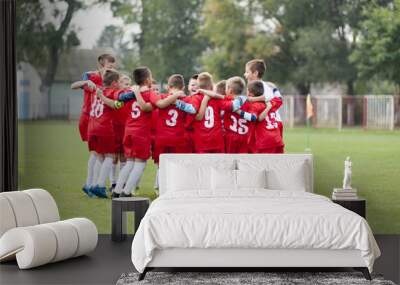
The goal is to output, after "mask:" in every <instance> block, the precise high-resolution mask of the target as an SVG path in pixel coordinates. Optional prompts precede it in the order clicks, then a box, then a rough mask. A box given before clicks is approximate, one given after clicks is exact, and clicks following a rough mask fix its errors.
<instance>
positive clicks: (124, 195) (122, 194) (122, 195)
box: [119, 192, 132, 198]
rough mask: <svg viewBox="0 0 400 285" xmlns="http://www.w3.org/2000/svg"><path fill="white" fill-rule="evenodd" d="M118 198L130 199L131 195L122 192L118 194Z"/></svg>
mask: <svg viewBox="0 0 400 285" xmlns="http://www.w3.org/2000/svg"><path fill="white" fill-rule="evenodd" d="M119 197H120V198H123V197H132V193H129V194H126V193H125V192H122V193H121V194H119Z"/></svg>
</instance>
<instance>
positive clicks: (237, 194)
mask: <svg viewBox="0 0 400 285" xmlns="http://www.w3.org/2000/svg"><path fill="white" fill-rule="evenodd" d="M219 191H220V190H219ZM165 248H274V249H279V248H293V249H295V248H301V249H358V250H360V251H361V255H362V257H363V259H364V260H365V264H366V266H367V267H368V268H369V270H370V271H372V267H373V263H374V260H375V259H376V258H377V257H379V256H380V251H379V248H378V246H377V244H376V241H375V239H374V237H373V235H372V232H371V229H370V227H369V226H368V223H367V222H366V221H365V219H363V218H362V217H360V216H359V215H357V214H354V213H353V212H351V211H349V210H346V209H344V208H342V207H341V206H339V205H337V204H335V203H333V202H331V201H330V200H329V199H328V198H326V197H323V196H320V195H316V194H311V193H307V192H298V191H276V190H265V189H264V190H257V189H249V190H246V191H245V190H240V191H234V192H218V196H216V193H206V192H202V193H200V194H199V192H197V191H184V192H172V193H166V194H164V195H162V196H161V197H159V198H158V199H156V200H155V201H154V202H153V203H152V204H151V206H150V208H149V210H148V211H147V213H146V215H145V217H144V218H143V220H142V222H141V224H140V226H139V229H138V231H137V233H136V235H135V237H134V240H133V243H132V262H133V264H134V266H135V268H136V269H137V270H138V271H139V272H143V270H144V268H145V267H146V265H147V264H148V263H149V262H150V261H151V260H152V257H153V252H154V250H155V249H165Z"/></svg>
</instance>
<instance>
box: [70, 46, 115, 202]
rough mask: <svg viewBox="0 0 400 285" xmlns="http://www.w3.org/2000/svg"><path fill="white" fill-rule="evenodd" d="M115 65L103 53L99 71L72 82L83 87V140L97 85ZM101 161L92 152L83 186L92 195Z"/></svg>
mask: <svg viewBox="0 0 400 285" xmlns="http://www.w3.org/2000/svg"><path fill="white" fill-rule="evenodd" d="M114 67H115V58H114V57H113V56H112V55H110V54H102V55H100V56H99V57H98V58H97V71H89V72H85V73H84V74H83V78H82V80H81V81H77V82H74V83H72V85H71V88H72V89H83V104H82V112H81V116H80V118H79V133H80V136H81V139H82V141H87V139H88V125H89V120H90V115H89V113H90V108H91V105H92V98H93V97H94V96H93V93H94V92H95V89H96V87H98V86H102V76H103V73H104V70H105V69H108V68H114ZM99 167H100V162H97V158H96V155H95V153H94V152H90V155H89V160H88V171H87V178H86V183H85V185H84V186H83V187H82V190H83V192H85V193H86V194H87V195H89V196H91V194H90V192H89V188H90V185H91V184H92V183H93V181H94V180H95V179H97V177H96V173H98V171H97V172H96V171H95V170H96V168H97V169H99Z"/></svg>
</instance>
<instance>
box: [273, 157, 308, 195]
mask: <svg viewBox="0 0 400 285" xmlns="http://www.w3.org/2000/svg"><path fill="white" fill-rule="evenodd" d="M306 167H307V164H306V163H305V162H301V163H290V164H286V165H282V164H277V165H276V166H275V167H274V168H273V169H269V170H268V171H267V181H268V189H273V190H288V191H303V192H306V191H307V189H308V185H309V184H308V179H307V177H308V176H307V168H306Z"/></svg>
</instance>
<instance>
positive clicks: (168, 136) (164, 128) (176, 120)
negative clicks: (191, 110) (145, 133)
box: [150, 94, 186, 146]
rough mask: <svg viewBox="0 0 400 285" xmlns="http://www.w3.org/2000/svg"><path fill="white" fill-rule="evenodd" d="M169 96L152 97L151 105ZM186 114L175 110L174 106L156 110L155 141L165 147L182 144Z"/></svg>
mask: <svg viewBox="0 0 400 285" xmlns="http://www.w3.org/2000/svg"><path fill="white" fill-rule="evenodd" d="M169 96H171V95H170V94H160V95H153V96H151V97H150V101H151V103H152V104H153V105H154V106H155V104H156V102H157V101H158V100H160V99H164V98H167V97H169ZM185 122H186V113H185V112H183V111H181V110H179V109H177V108H176V107H175V105H174V104H171V105H169V106H168V107H166V108H164V109H158V117H157V123H156V141H157V143H159V144H162V145H165V146H177V145H181V144H183V143H184V135H185Z"/></svg>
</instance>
